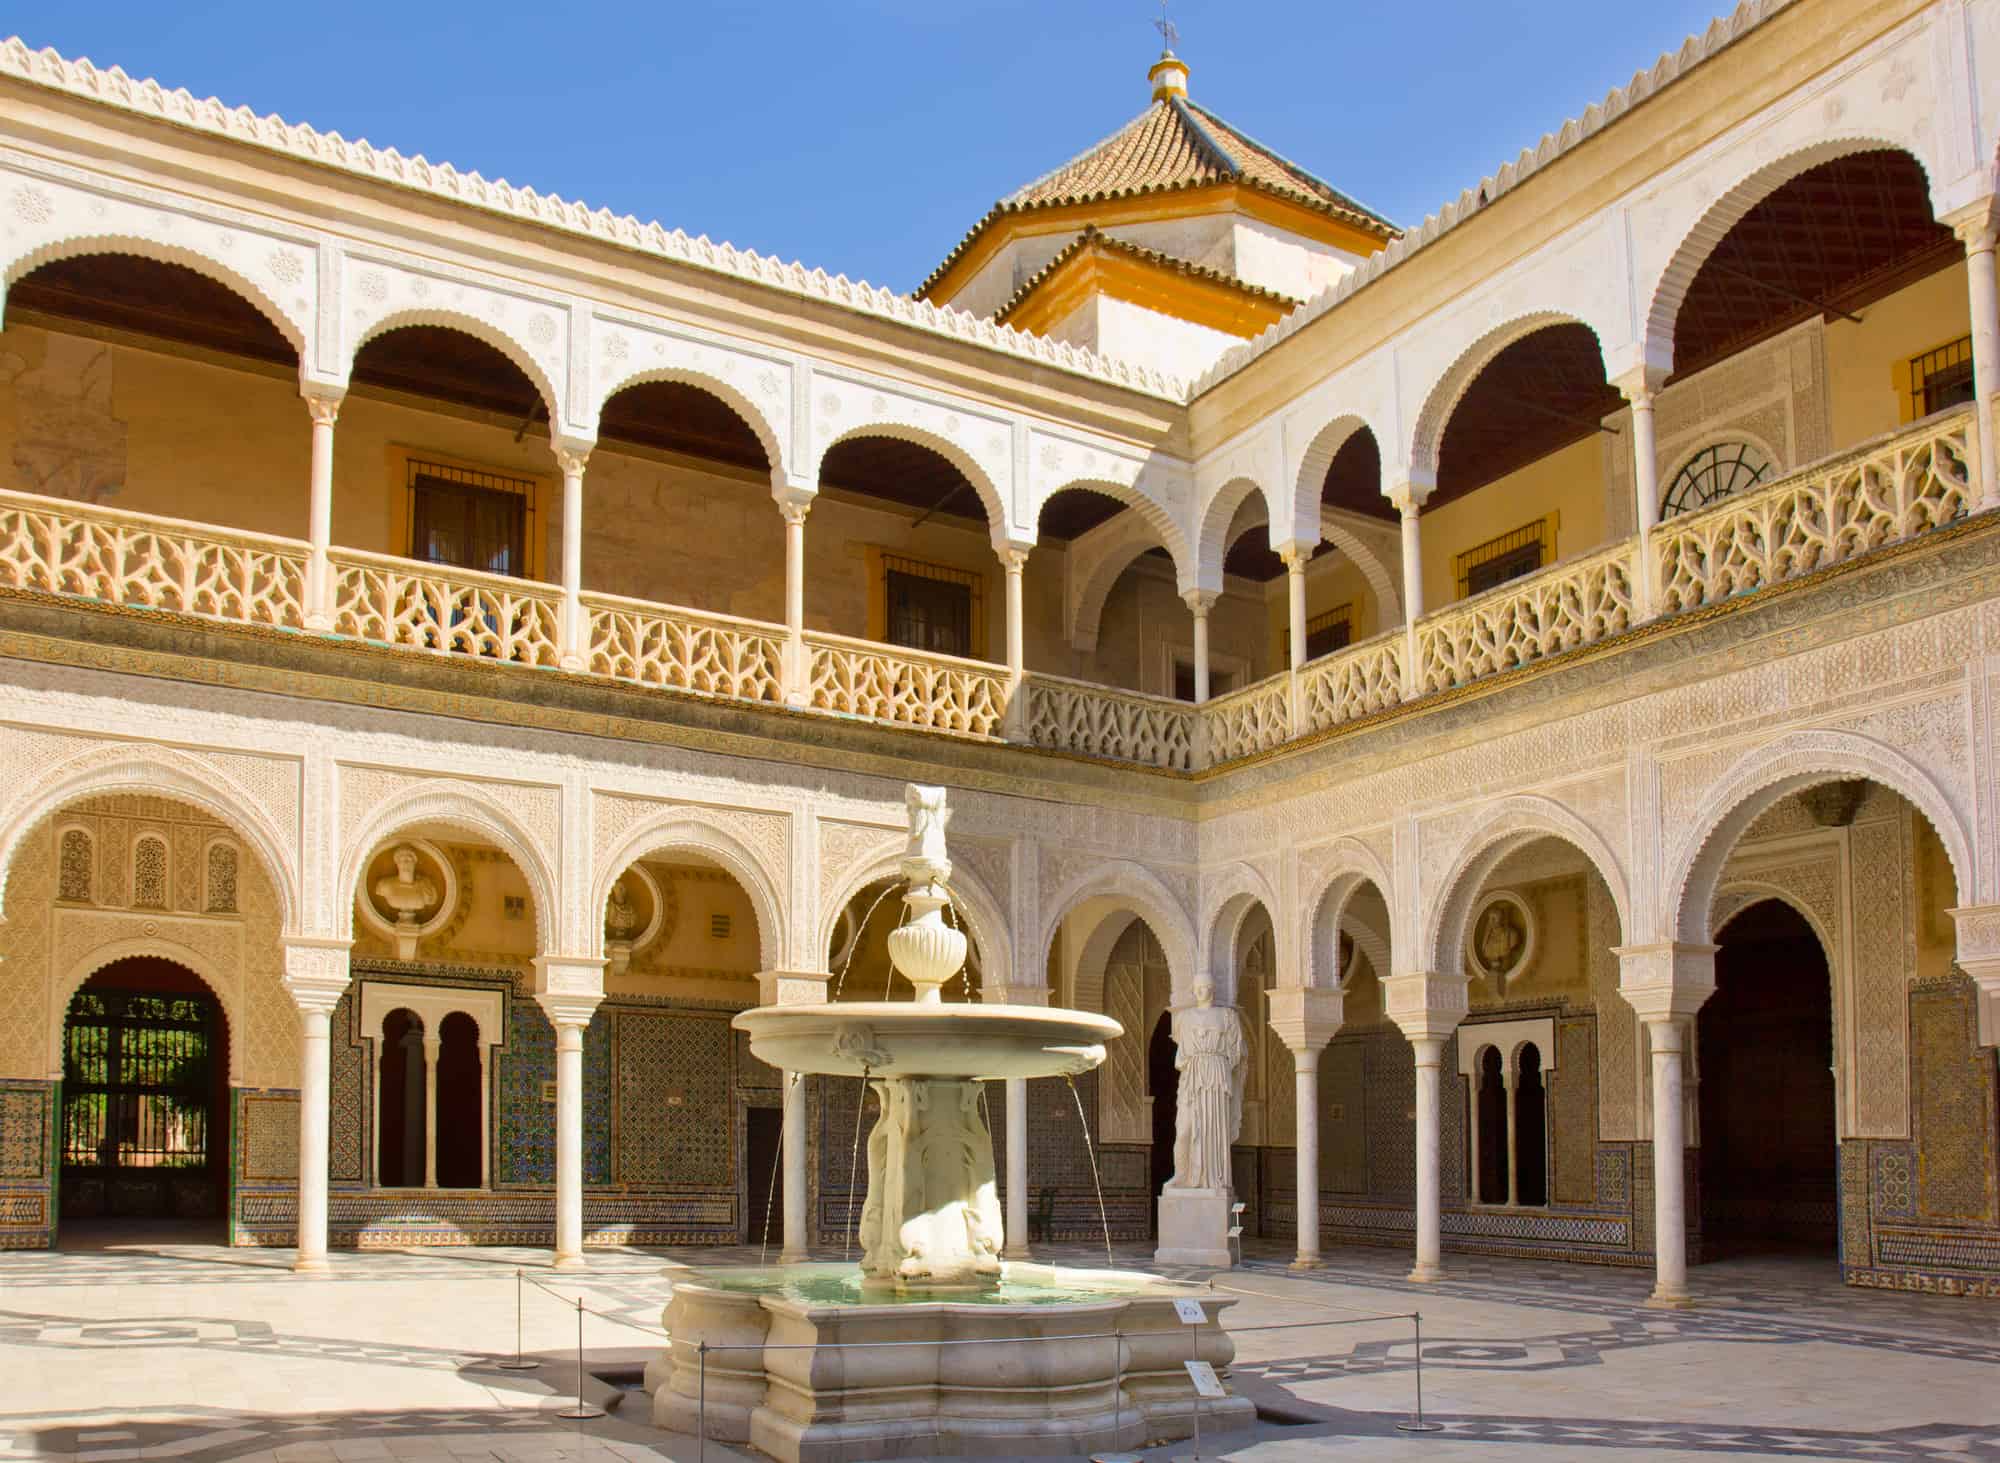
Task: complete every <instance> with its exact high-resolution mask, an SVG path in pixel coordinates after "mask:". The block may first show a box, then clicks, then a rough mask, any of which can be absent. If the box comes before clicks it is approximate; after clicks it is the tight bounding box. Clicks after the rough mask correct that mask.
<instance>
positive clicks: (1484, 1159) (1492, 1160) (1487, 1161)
mask: <svg viewBox="0 0 2000 1463" xmlns="http://www.w3.org/2000/svg"><path fill="white" fill-rule="evenodd" d="M1504 1071H1505V1068H1504V1065H1503V1063H1502V1059H1501V1056H1500V1049H1499V1048H1498V1047H1491V1046H1489V1047H1487V1048H1486V1050H1484V1051H1482V1052H1481V1053H1480V1054H1479V1066H1478V1074H1479V1075H1478V1082H1479V1086H1478V1089H1477V1093H1476V1096H1475V1097H1474V1100H1473V1122H1474V1123H1476V1124H1477V1125H1478V1129H1479V1131H1478V1132H1477V1134H1475V1141H1474V1144H1473V1150H1472V1153H1473V1168H1474V1171H1473V1176H1472V1182H1473V1190H1472V1194H1473V1198H1474V1200H1475V1201H1477V1202H1478V1203H1481V1204H1504V1203H1506V1202H1507V1080H1506V1077H1505V1075H1504Z"/></svg>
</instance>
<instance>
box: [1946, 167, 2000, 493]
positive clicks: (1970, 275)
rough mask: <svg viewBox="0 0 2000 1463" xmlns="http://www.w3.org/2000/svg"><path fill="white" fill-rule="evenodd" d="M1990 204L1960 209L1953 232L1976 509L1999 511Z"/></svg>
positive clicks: (1999, 356) (1998, 343)
mask: <svg viewBox="0 0 2000 1463" xmlns="http://www.w3.org/2000/svg"><path fill="white" fill-rule="evenodd" d="M1994 226H1995V219H1994V201H1993V200H1992V199H1990V198H1988V199H1982V200H1981V201H1980V202H1979V203H1977V204H1975V205H1974V206H1973V207H1972V208H1971V209H1968V210H1961V211H1960V212H1959V213H1958V214H1957V215H1955V217H1954V220H1953V231H1954V232H1956V233H1957V235H1958V237H1959V239H1960V241H1961V242H1962V243H1964V245H1965V283H1966V291H1967V294H1968V295H1969V297H1970V298H1969V301H1968V303H1969V305H1970V307H1971V313H1972V395H1973V421H1974V422H1975V423H1976V424H1977V428H1978V434H1979V504H1978V508H1979V509H1980V510H1984V509H1987V508H1996V507H2000V463H1996V462H1995V461H1994V460H1993V459H1994V453H1995V451H1996V450H2000V444H1996V442H1995V440H1994V439H1995V435H1996V434H1995V433H1994V430H1993V393H1994V391H1995V390H2000V376H1996V372H2000V291H1996V287H1995V281H1994V269H1993V244H1994Z"/></svg>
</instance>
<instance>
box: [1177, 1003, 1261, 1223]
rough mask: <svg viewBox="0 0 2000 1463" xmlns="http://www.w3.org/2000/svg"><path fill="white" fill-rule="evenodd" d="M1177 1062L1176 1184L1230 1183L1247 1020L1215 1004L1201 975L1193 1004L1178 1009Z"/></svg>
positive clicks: (1238, 1126)
mask: <svg viewBox="0 0 2000 1463" xmlns="http://www.w3.org/2000/svg"><path fill="white" fill-rule="evenodd" d="M1173 1036H1174V1066H1175V1068H1176V1069H1177V1070H1178V1071H1179V1072H1180V1074H1181V1081H1180V1091H1179V1096H1178V1098H1177V1100H1176V1104H1175V1106H1176V1117H1175V1122H1174V1176H1173V1178H1172V1180H1171V1181H1170V1182H1169V1183H1168V1185H1167V1187H1168V1188H1173V1189H1226V1188H1228V1187H1229V1178H1230V1170H1229V1145H1230V1144H1232V1143H1234V1142H1235V1141H1236V1135H1237V1132H1238V1131H1239V1130H1240V1129H1241V1128H1242V1126H1243V1053H1244V1043H1243V1022H1242V1018H1241V1017H1239V1016H1238V1015H1237V1013H1236V1008H1235V1007H1233V1006H1218V1005H1216V1004H1215V987H1214V986H1213V985H1212V984H1211V983H1210V982H1208V981H1205V980H1198V981H1196V982H1195V986H1194V1004H1193V1005H1192V1006H1183V1007H1181V1008H1180V1009H1179V1010H1178V1011H1176V1012H1174V1018H1173Z"/></svg>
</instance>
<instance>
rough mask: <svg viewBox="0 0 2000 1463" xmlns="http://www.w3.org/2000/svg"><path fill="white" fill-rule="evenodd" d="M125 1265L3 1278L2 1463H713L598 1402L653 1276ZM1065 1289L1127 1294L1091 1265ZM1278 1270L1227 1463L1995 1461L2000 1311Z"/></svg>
mask: <svg viewBox="0 0 2000 1463" xmlns="http://www.w3.org/2000/svg"><path fill="white" fill-rule="evenodd" d="M100 1238H101V1240H102V1243H101V1244H100V1245H99V1247H96V1248H93V1249H87V1250H78V1251H71V1252H65V1253H61V1254H42V1253H27V1254H7V1255H0V1459H9V1460H12V1459H24V1458H38V1457H46V1456H64V1457H72V1456H73V1457H74V1458H76V1459H78V1460H79V1463H122V1460H126V1459H134V1458H155V1457H157V1458H178V1459H190V1460H198V1459H235V1460H267V1459H271V1460H284V1463H332V1460H339V1463H347V1460H366V1459H402V1458H437V1459H500V1460H522V1463H542V1460H557V1459H568V1458H571V1457H577V1458H588V1459H603V1460H609V1459H635V1460H637V1459H661V1458H670V1459H674V1460H689V1459H692V1458H694V1456H695V1448H694V1443H693V1440H692V1439H690V1438H684V1437H677V1436H674V1435H670V1434H663V1433H660V1432H658V1431H656V1430H654V1429H653V1428H652V1427H651V1426H650V1425H649V1424H648V1423H647V1421H646V1410H645V1402H644V1398H643V1397H642V1396H639V1395H637V1394H630V1395H626V1394H621V1393H620V1392H618V1391H617V1390H616V1389H615V1388H614V1387H612V1386H610V1385H608V1384H607V1383H605V1382H603V1381H599V1380H597V1379H596V1378H595V1377H593V1376H591V1375H589V1374H590V1373H592V1372H602V1373H610V1374H614V1375H615V1374H617V1373H619V1372H621V1371H624V1372H629V1371H634V1370H636V1369H637V1368H639V1367H640V1366H642V1365H643V1364H644V1362H645V1361H646V1360H647V1359H648V1358H649V1357H650V1356H651V1354H652V1353H653V1350H654V1346H655V1344H656V1342H657V1336H656V1335H654V1334H652V1328H656V1327H657V1325H658V1323H659V1319H660V1310H661V1307H662V1304H663V1302H664V1298H665V1295H666V1291H667V1281H666V1279H665V1278H664V1276H663V1274H662V1271H661V1264H662V1258H663V1257H662V1255H660V1254H658V1253H646V1252H640V1251H635V1250H614V1251H604V1252H597V1253H594V1254H593V1257H592V1265H591V1269H590V1270H589V1271H588V1272H587V1273H585V1274H583V1275H580V1276H572V1275H567V1274H565V1275H556V1274H554V1273H552V1272H550V1271H549V1270H547V1269H546V1255H545V1253H544V1252H541V1251H535V1250H509V1249H472V1250H440V1251H430V1252H417V1253H391V1254H368V1255H357V1254H352V1253H349V1254H336V1255H335V1256H334V1261H333V1269H332V1272H331V1274H330V1275H327V1276H324V1277H311V1278H308V1277H299V1276H294V1275H293V1274H292V1273H291V1272H290V1270H289V1269H288V1268H287V1263H288V1260H289V1255H288V1254H286V1253H284V1252H269V1253H267V1252H259V1251H254V1250H228V1249H222V1248H218V1247H214V1246H211V1245H202V1244H188V1243H179V1242H172V1240H178V1239H180V1238H184V1237H181V1236H175V1237H172V1240H164V1239H162V1238H161V1237H158V1236H155V1237H152V1238H148V1237H147V1236H145V1235H144V1234H136V1233H122V1232H112V1233H110V1234H108V1235H103V1236H100ZM1054 1257H1055V1258H1058V1259H1062V1260H1068V1261H1071V1262H1074V1263H1078V1264H1101V1263H1102V1252H1101V1251H1098V1252H1095V1254H1093V1252H1092V1250H1091V1249H1090V1248H1089V1247H1084V1246H1078V1247H1074V1248H1068V1249H1064V1250H1062V1251H1061V1252H1059V1253H1057V1254H1055V1256H1054ZM671 1258H672V1259H673V1260H677V1261H680V1262H683V1263H694V1264H702V1263H716V1262H726V1261H732V1260H734V1261H741V1260H746V1259H747V1260H751V1261H754V1260H755V1259H756V1254H755V1252H754V1251H701V1252H695V1251H674V1252H673V1253H672V1255H671ZM1281 1258H1282V1257H1280V1256H1278V1255H1277V1254H1276V1252H1275V1251H1274V1252H1272V1253H1271V1254H1270V1255H1269V1256H1268V1257H1267V1258H1264V1259H1259V1258H1258V1257H1257V1256H1256V1255H1255V1254H1254V1253H1253V1256H1252V1263H1251V1264H1250V1265H1248V1266H1246V1267H1244V1268H1242V1269H1239V1270H1236V1271H1233V1272H1229V1273H1227V1274H1224V1275H1221V1276H1218V1277H1216V1283H1217V1285H1218V1286H1219V1287H1227V1288H1230V1289H1232V1290H1235V1291H1238V1292H1246V1294H1241V1295H1239V1296H1238V1297H1237V1299H1238V1302H1239V1303H1238V1305H1237V1306H1236V1308H1235V1310H1234V1311H1233V1312H1232V1317H1231V1324H1232V1329H1233V1330H1234V1331H1236V1333H1237V1335H1238V1348H1237V1364H1236V1367H1235V1372H1234V1379H1233V1381H1234V1385H1235V1387H1236V1388H1237V1390H1239V1391H1240V1392H1243V1393H1244V1394H1246V1395H1248V1396H1249V1397H1251V1398H1252V1399H1253V1400H1254V1401H1255V1402H1256V1403H1257V1404H1258V1406H1259V1408H1260V1409H1261V1411H1262V1412H1263V1414H1264V1420H1263V1421H1262V1422H1260V1424H1259V1426H1258V1427H1257V1429H1256V1431H1255V1433H1254V1435H1253V1434H1251V1433H1248V1432H1238V1433H1234V1434H1228V1435H1225V1436H1222V1437H1213V1436H1211V1437H1209V1438H1208V1439H1206V1440H1205V1443H1204V1446H1203V1448H1202V1456H1203V1457H1227V1458H1254V1459H1258V1460H1272V1463H1277V1460H1291V1459H1305V1458H1321V1457H1332V1456H1348V1457H1354V1458H1371V1459H1372V1458H1399V1459H1401V1458H1408V1459H1438V1460H1460V1459H1478V1460H1482V1463H1515V1460H1526V1459H1557V1460H1563V1463H1568V1460H1572V1459H1574V1460H1579V1463H1581V1460H1585V1459H1593V1458H1613V1457H1617V1458H1624V1459H1631V1458H1634V1457H1638V1456H1642V1455H1643V1456H1648V1457H1693V1456H1695V1455H1697V1454H1700V1455H1713V1454H1729V1455H1734V1456H1735V1457H1738V1458H1777V1457H1790V1458H1801V1457H1805V1458H1853V1459H1890V1460H1902V1459H1922V1460H1945V1459H1953V1460H1956V1459H1977V1458H1994V1459H2000V1307H1996V1306H1993V1305H1991V1304H1988V1303H1982V1302H1976V1301H1957V1300H1942V1299H1924V1298H1919V1297H1912V1296H1902V1295H1893V1294H1878V1293H1875V1292H1870V1291H1856V1290H1849V1289H1846V1288H1845V1287H1843V1286H1841V1285H1840V1283H1839V1281H1838V1277H1837V1274H1836V1273H1835V1271H1834V1269H1833V1267H1832V1265H1831V1264H1830V1263H1826V1262H1817V1263H1812V1262H1803V1261H1783V1260H1763V1261H1740V1262H1731V1263H1725V1264H1720V1265H1711V1266H1705V1267H1702V1268H1700V1269H1698V1270H1697V1271H1696V1272H1695V1276H1694V1283H1695V1288H1696V1292H1697V1295H1698V1297H1699V1300H1700V1304H1699V1305H1698V1306H1697V1307H1696V1308H1695V1309H1693V1310H1690V1311H1687V1312H1681V1313H1663V1312H1657V1311H1649V1310H1647V1309H1645V1308H1644V1307H1643V1306H1642V1305H1641V1304H1640V1302H1641V1301H1642V1300H1643V1299H1644V1297H1645V1293H1646V1289H1647V1276H1646V1275H1644V1274H1643V1273H1639V1272H1630V1271H1616V1270H1605V1269H1598V1268H1594V1267H1587V1266H1562V1265H1548V1264H1532V1263H1526V1262H1518V1261H1498V1260H1477V1259H1469V1258H1466V1257H1459V1256H1447V1257H1446V1259H1447V1268H1448V1270H1449V1271H1450V1276H1449V1278H1448V1279H1447V1280H1445V1281H1444V1282H1443V1283H1441V1284H1438V1285H1432V1286H1412V1285H1410V1284H1408V1283H1407V1282H1406V1281H1404V1280H1403V1278H1402V1275H1403V1271H1404V1268H1405V1262H1404V1260H1403V1257H1401V1256H1399V1255H1396V1254H1393V1253H1390V1252H1387V1251H1370V1250H1345V1251H1336V1252H1335V1253H1334V1254H1333V1255H1332V1256H1331V1257H1330V1261H1329V1266H1328V1268H1327V1269H1326V1270H1325V1271H1323V1272H1320V1273H1318V1274H1317V1275H1315V1276H1313V1277H1311V1278H1300V1277H1296V1276H1293V1275H1291V1274H1289V1273H1288V1272H1286V1271H1285V1270H1284V1268H1283V1267H1282V1263H1281ZM1119 1261H1120V1263H1121V1264H1128V1263H1129V1264H1134V1265H1137V1264H1140V1263H1142V1261H1143V1256H1142V1255H1141V1254H1140V1253H1139V1252H1137V1251H1133V1252H1131V1253H1130V1254H1121V1256H1120V1257H1119ZM520 1271H524V1272H525V1274H526V1277H527V1280H528V1282H529V1283H528V1284H527V1285H526V1286H525V1287H523V1294H524V1297H525V1302H524V1306H523V1311H524V1317H525V1319H524V1332H525V1343H524V1344H525V1346H526V1349H527V1352H528V1354H529V1355H530V1356H533V1357H536V1358H538V1359H541V1360H542V1362H543V1365H542V1366H541V1367H540V1368H539V1369H537V1370H535V1371H530V1372H508V1371H504V1370H500V1369H498V1368H497V1367H496V1366H495V1364H494V1363H495V1362H496V1361H497V1360H498V1359H500V1358H502V1357H504V1356H507V1355H509V1354H511V1349H512V1346H513V1340H514V1304H515V1292H516V1288H517V1284H519V1282H518V1281H517V1272H520ZM578 1299H581V1300H582V1301H583V1303H584V1305H585V1306H586V1307H587V1308H588V1310H589V1311H590V1312H593V1313H594V1314H586V1315H585V1316H584V1317H583V1318H582V1327H583V1330H582V1336H583V1347H584V1358H585V1371H586V1375H585V1379H584V1392H585V1394H586V1397H587V1398H588V1399H589V1400H590V1401H592V1402H593V1403H595V1404H597V1405H600V1406H606V1407H608V1409H609V1412H608V1415H607V1416H606V1417H604V1418H602V1419H596V1420H592V1421H589V1422H585V1423H582V1424H581V1425H579V1424H577V1423H575V1422H570V1421H566V1420H563V1419H561V1418H559V1417H557V1416H555V1411H556V1409H558V1408H560V1407H562V1406H564V1405H565V1404H566V1403H567V1401H568V1399H569V1396H570V1394H571V1392H572V1391H573V1390H574V1385H575V1384H574V1356H575V1346H576V1341H577V1327H578V1318H577V1312H576V1308H575V1306H576V1301H577V1300H578ZM1412 1310H1421V1312H1422V1316H1423V1330H1424V1368H1423V1381H1424V1401H1425V1412H1426V1415H1427V1417H1428V1418H1430V1419H1431V1420H1432V1421H1435V1422H1437V1423H1440V1424H1442V1430H1441V1431H1439V1432H1436V1433H1432V1434H1427V1435H1416V1434H1411V1433H1407V1432H1401V1431H1398V1430H1397V1427H1396V1424H1397V1423H1398V1422H1401V1421H1405V1420H1407V1418H1408V1416H1409V1414H1410V1411H1411V1409H1412V1406H1413V1403H1414V1389H1415V1382H1416V1373H1415V1369H1414V1366H1413V1362H1414V1347H1413V1345H1412V1324H1411V1322H1410V1321H1409V1320H1408V1319H1407V1313H1408V1312H1410V1311H1412ZM1388 1315H1394V1316H1395V1317H1396V1318H1395V1319H1371V1318H1376V1317H1383V1316H1388ZM1322 1322H1328V1323H1331V1322H1339V1323H1341V1324H1337V1325H1334V1324H1327V1325H1321V1324H1319V1323H1322ZM1307 1323H1311V1324H1307ZM1258 1327H1271V1328H1284V1329H1266V1330H1260V1329H1257V1328H1258ZM621 1402H622V1403H623V1404H624V1406H622V1407H621V1406H619V1405H618V1404H619V1403H621ZM628 1411H629V1413H630V1415H629V1416H627V1415H626V1413H627V1412H628ZM1192 1452H1193V1450H1192V1448H1191V1447H1189V1446H1188V1445H1186V1444H1182V1445H1180V1446H1177V1447H1175V1448H1172V1449H1159V1450H1155V1451H1153V1452H1151V1453H1149V1454H1148V1455H1147V1456H1148V1458H1149V1459H1150V1458H1168V1457H1173V1458H1186V1457H1189V1456H1191V1455H1192ZM742 1456H744V1455H742V1454H739V1453H735V1452H732V1451H730V1450H728V1449H724V1448H721V1447H719V1446H714V1445H711V1446H710V1447H709V1448H708V1450H707V1457H708V1458H710V1459H716V1460H725V1459H734V1458H740V1457H742Z"/></svg>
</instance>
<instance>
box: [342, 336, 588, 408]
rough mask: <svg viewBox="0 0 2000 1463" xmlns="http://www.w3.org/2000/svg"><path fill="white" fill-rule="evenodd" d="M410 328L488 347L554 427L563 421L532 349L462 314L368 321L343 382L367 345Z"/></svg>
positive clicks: (556, 392)
mask: <svg viewBox="0 0 2000 1463" xmlns="http://www.w3.org/2000/svg"><path fill="white" fill-rule="evenodd" d="M412 325H430V326H434V327H436V328H437V329H440V330H456V331H458V332H459V333H460V334H461V335H469V336H471V337H472V338H473V339H475V340H479V341H484V342H485V343H486V344H487V345H490V346H492V347H493V349H495V350H497V351H498V352H500V354H501V355H503V356H505V357H506V358H507V359H508V360H510V361H512V362H513V363H514V364H515V365H516V366H518V367H519V368H520V370H521V374H522V375H524V376H526V377H527V378H528V380H529V382H530V383H531V384H532V385H533V386H534V388H535V391H536V393H537V394H538V395H539V396H540V397H541V398H542V406H543V407H544V409H546V410H547V412H548V414H549V421H550V422H551V423H558V422H561V421H562V420H563V414H562V392H561V390H560V389H559V388H558V387H557V385H556V382H555V378H554V377H553V376H551V375H550V374H549V373H548V371H547V370H546V369H545V368H544V367H543V365H542V363H541V362H540V361H539V360H537V359H536V358H535V352H534V348H533V347H532V346H530V345H529V344H528V343H527V342H526V341H524V340H521V339H519V338H518V337H516V336H515V335H513V334H512V333H510V332H509V331H506V330H503V329H501V328H500V327H499V326H498V325H495V324H494V323H493V322H492V321H490V320H482V319H480V318H479V317H478V316H477V315H473V314H470V313H468V312H467V311H464V310H441V309H435V308H430V307H424V308H419V309H410V310H395V311H391V312H390V313H389V314H387V315H384V316H382V317H381V318H380V319H378V320H372V321H370V322H369V323H368V324H367V325H366V326H365V327H364V328H363V329H362V331H361V332H360V334H359V335H357V336H356V337H355V340H354V343H353V344H352V345H351V346H350V347H349V348H348V352H347V359H346V361H344V362H343V363H342V365H343V370H342V373H341V374H342V378H343V379H346V378H349V377H351V376H352V375H353V374H354V362H355V360H356V359H357V358H358V357H359V356H360V354H361V352H362V351H363V350H364V349H366V348H367V346H368V343H369V342H370V341H373V340H379V339H380V338H381V337H382V336H385V335H388V334H389V333H390V332H392V331H396V330H402V329H405V328H407V327H409V326H412Z"/></svg>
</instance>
